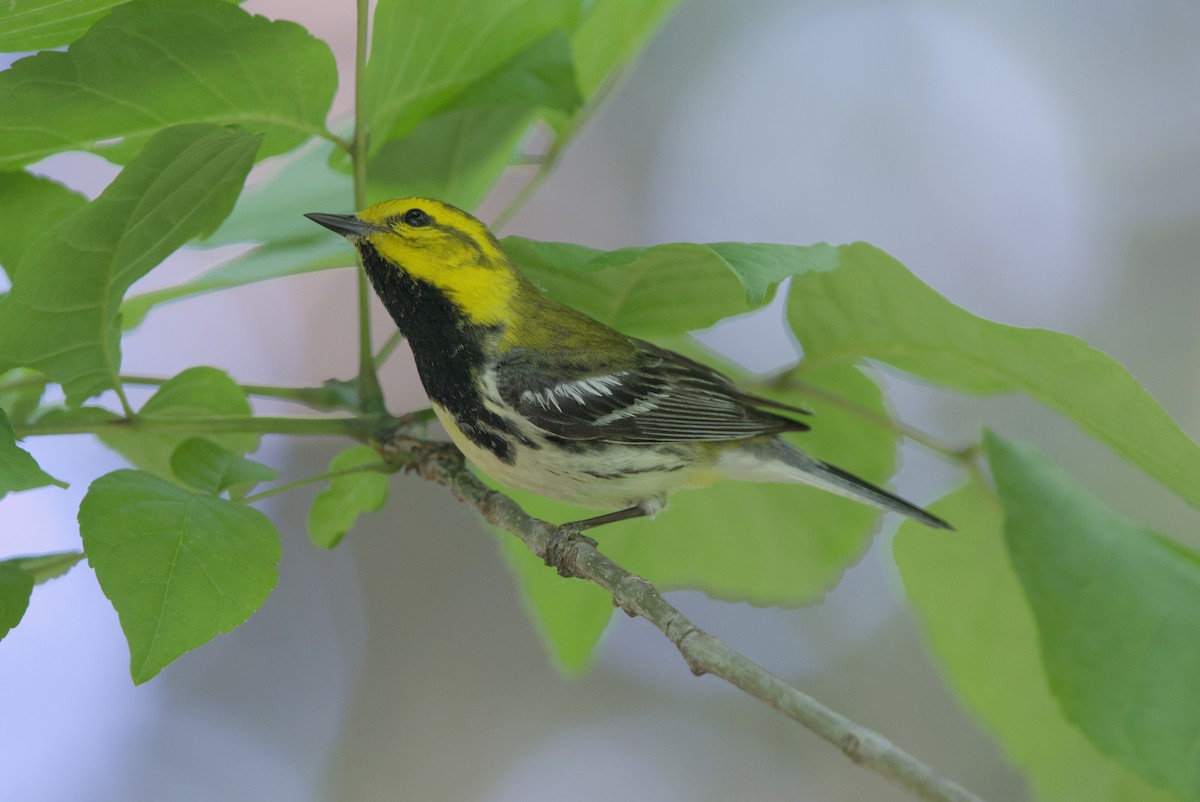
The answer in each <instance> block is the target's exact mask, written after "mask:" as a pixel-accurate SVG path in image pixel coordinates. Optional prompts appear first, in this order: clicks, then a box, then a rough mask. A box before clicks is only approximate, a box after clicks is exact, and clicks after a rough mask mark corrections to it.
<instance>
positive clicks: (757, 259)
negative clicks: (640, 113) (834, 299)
mask: <svg viewBox="0 0 1200 802" xmlns="http://www.w3.org/2000/svg"><path fill="white" fill-rule="evenodd" d="M503 246H504V250H505V252H506V253H508V255H509V256H511V257H512V258H513V259H514V260H515V261H516V262H517V264H519V265H520V266H521V269H522V270H524V271H525V273H526V275H528V276H529V277H530V278H531V279H533V281H534V282H535V283H537V284H538V285H539V286H541V287H542V288H543V289H545V290H546V291H547V292H548V293H549V294H550V295H551V296H553V297H555V298H557V299H558V300H560V301H563V302H565V303H568V304H570V305H571V306H574V307H576V308H578V309H580V310H582V311H583V312H586V313H587V314H589V315H591V316H592V317H595V318H598V319H600V320H602V321H604V322H605V323H607V324H608V325H610V326H614V327H616V328H617V329H620V330H621V331H623V332H625V333H626V334H632V335H636V336H640V337H654V336H666V335H675V334H679V333H680V332H682V331H689V330H695V329H702V328H706V327H708V326H711V325H713V324H714V323H716V322H717V321H719V320H722V319H724V318H727V317H730V316H732V315H736V314H739V313H742V312H746V311H749V310H750V309H753V308H755V307H757V306H760V305H761V304H762V303H763V302H764V301H765V300H766V299H767V295H768V293H769V291H770V289H771V287H773V286H774V285H775V284H777V283H779V282H780V281H782V280H783V279H785V278H787V277H788V276H793V275H799V274H803V273H810V272H817V273H823V272H825V271H829V270H833V269H835V268H836V267H837V266H838V251H837V249H836V248H833V247H831V246H829V245H824V244H819V245H810V246H807V247H799V246H792V245H769V244H762V243H744V242H716V243H712V244H709V245H698V244H695V243H690V242H679V243H671V244H667V245H655V246H653V247H649V248H621V249H620V250H616V251H598V250H595V249H593V248H585V247H583V246H582V245H573V244H570V243H565V242H538V241H536V240H530V239H525V238H523V237H505V238H504V240H503ZM739 286H740V289H741V292H739V291H738V290H739Z"/></svg>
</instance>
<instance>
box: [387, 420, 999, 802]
mask: <svg viewBox="0 0 1200 802" xmlns="http://www.w3.org/2000/svg"><path fill="white" fill-rule="evenodd" d="M384 451H385V457H390V458H391V459H393V460H395V461H397V462H399V463H401V464H403V465H404V466H405V467H406V468H408V469H410V470H414V471H416V472H417V473H418V474H419V475H420V476H421V477H423V478H425V479H428V480H430V481H433V482H437V483H439V484H442V485H445V486H447V487H449V488H450V490H451V492H452V493H453V494H454V496H455V497H456V498H458V499H459V500H461V501H465V502H467V503H468V504H472V505H474V506H475V508H476V509H478V510H479V512H480V514H481V515H482V516H483V518H484V519H485V520H486V521H487V522H488V523H490V524H493V525H494V526H499V527H501V528H503V529H506V530H508V531H509V532H512V533H513V534H514V535H516V536H517V537H519V538H520V539H521V540H522V542H524V543H525V545H526V546H528V547H529V550H530V551H532V552H533V553H534V554H536V555H537V556H539V557H541V558H542V559H547V556H546V553H547V549H546V547H547V543H548V542H549V541H550V538H551V537H552V536H553V535H554V534H555V532H556V531H557V528H556V527H555V526H554V525H553V524H550V523H547V522H546V521H542V520H540V519H537V518H534V517H533V516H531V515H528V514H526V513H525V511H524V510H522V509H521V508H520V507H519V506H518V505H517V504H516V502H514V501H513V500H512V499H510V498H508V497H507V496H505V495H504V494H502V493H499V492H497V491H495V490H492V489H491V488H489V487H487V486H486V485H484V484H483V483H482V482H481V481H479V479H478V478H476V477H475V475H474V474H472V473H471V472H470V471H469V470H467V468H466V466H465V465H464V463H463V458H462V455H461V454H460V453H459V452H458V451H457V450H456V449H454V448H453V447H452V446H449V445H448V444H431V443H429V442H426V441H421V440H415V439H410V438H407V437H397V438H394V439H392V440H391V441H389V442H388V443H385V444H384ZM388 452H390V454H389V453H388ZM548 564H552V565H553V567H555V568H558V569H559V571H560V573H563V574H564V575H569V576H575V577H579V578H581V579H586V580H589V581H591V582H594V583H596V584H597V585H599V586H600V587H602V588H604V589H605V590H607V591H608V592H609V593H611V594H612V597H613V603H614V604H615V605H617V606H618V607H620V608H621V609H622V610H624V611H625V612H626V613H627V614H629V615H630V616H641V617H642V618H645V619H646V620H647V621H649V622H650V623H651V624H653V625H654V626H656V627H658V629H659V630H661V631H662V633H663V634H664V635H666V637H667V639H668V640H670V641H671V643H673V644H675V647H676V648H677V649H678V650H679V653H680V654H681V655H682V656H683V659H684V660H685V661H687V664H688V668H690V669H691V671H692V673H693V674H695V675H697V676H700V675H703V674H712V675H713V676H716V677H720V678H721V679H723V680H725V681H726V682H728V683H730V684H732V685H734V686H736V687H738V688H740V689H742V690H743V691H745V692H746V693H748V694H750V695H751V696H753V697H754V698H756V699H759V700H761V701H763V702H765V703H767V704H768V705H770V706H771V707H773V708H775V709H776V710H778V711H779V712H781V713H783V714H784V715H786V716H788V717H789V718H791V719H793V720H795V721H797V722H799V723H801V724H803V725H804V726H805V727H808V728H809V729H810V730H812V731H813V732H815V733H816V734H817V735H820V736H821V737H822V738H824V739H825V740H827V741H829V742H830V743H832V744H833V745H835V746H837V747H838V748H839V749H841V750H842V752H843V753H844V754H845V755H846V756H847V757H848V758H850V759H851V760H852V761H854V762H855V763H857V764H859V765H861V766H864V767H866V768H868V769H870V770H872V771H874V772H875V773H877V774H879V775H881V776H883V777H885V778H887V779H888V780H890V781H891V782H893V783H895V784H896V785H899V786H900V787H902V788H905V789H907V790H908V791H910V792H911V793H913V794H914V795H915V796H917V797H918V798H920V799H924V800H928V801H929V802H982V800H981V799H980V798H979V797H977V796H975V795H974V794H972V793H971V792H970V791H968V790H966V789H965V788H963V787H962V786H960V785H959V784H958V783H955V782H954V781H953V780H950V779H947V778H945V777H942V776H941V775H939V774H937V773H936V772H935V771H934V770H933V769H931V768H930V767H929V766H926V765H925V764H924V763H922V762H921V761H919V760H917V759H916V758H915V757H913V756H912V755H910V754H908V753H907V752H905V751H904V750H902V749H900V748H899V747H897V746H896V745H895V744H893V743H891V742H890V741H889V740H887V739H886V738H884V737H883V736H882V735H880V734H878V733H876V732H874V731H872V730H869V729H867V728H866V727H863V726H861V725H859V724H856V723H855V722H853V721H851V720H850V719H848V718H846V717H845V716H843V715H841V714H840V713H838V712H836V711H834V710H831V709H830V708H828V707H826V706H825V705H823V704H821V703H820V702H818V701H817V700H816V699H813V698H812V697H811V696H808V695H807V694H805V693H803V692H801V691H799V690H797V689H796V688H794V687H792V686H791V685H789V684H787V683H786V682H784V681H783V680H782V679H780V678H779V677H777V676H775V675H774V674H772V673H771V672H769V671H767V670H766V669H765V668H763V667H762V666H760V665H758V664H757V663H755V662H753V661H752V660H750V659H748V658H747V657H745V656H743V655H741V654H739V653H738V652H736V651H734V650H733V649H732V648H731V647H730V646H729V645H727V644H726V643H725V642H724V641H722V640H720V639H719V638H717V637H715V636H713V635H710V634H708V633H707V632H705V631H704V630H702V629H700V628H699V627H697V626H696V625H695V624H693V623H692V622H691V621H690V620H689V619H688V618H687V616H685V615H684V614H683V613H681V612H680V611H679V610H677V609H676V608H675V607H674V606H672V605H671V603H670V602H668V601H667V600H666V599H665V598H663V596H662V594H661V593H659V592H658V591H657V590H656V589H655V588H654V586H653V585H651V584H650V583H649V582H647V581H646V580H644V579H642V578H641V577H639V576H635V575H633V574H631V573H629V572H628V571H626V570H625V569H624V568H622V567H621V566H619V565H617V564H616V563H615V562H613V561H612V560H610V559H609V558H608V557H606V556H604V555H603V554H601V553H600V552H599V551H597V550H596V548H595V547H594V546H593V545H591V544H590V543H588V542H586V541H583V540H570V541H567V543H566V545H565V546H564V547H562V548H560V549H557V550H556V553H555V555H554V557H553V558H552V563H548Z"/></svg>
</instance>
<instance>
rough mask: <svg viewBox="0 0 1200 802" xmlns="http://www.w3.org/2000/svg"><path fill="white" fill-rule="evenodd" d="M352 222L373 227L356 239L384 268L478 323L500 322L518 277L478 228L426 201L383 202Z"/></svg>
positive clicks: (452, 210)
mask: <svg viewBox="0 0 1200 802" xmlns="http://www.w3.org/2000/svg"><path fill="white" fill-rule="evenodd" d="M355 216H356V217H357V218H358V219H359V220H361V221H362V222H364V223H368V224H369V225H370V226H371V227H372V228H371V229H370V230H368V231H365V232H364V233H363V234H361V235H360V236H358V237H356V239H359V240H363V241H366V242H367V243H369V244H370V245H371V246H372V247H374V248H375V250H376V251H378V252H379V255H380V256H382V257H383V258H384V259H386V260H387V261H388V262H389V263H391V264H392V265H395V266H396V267H397V268H398V269H400V270H403V271H405V272H406V273H408V274H409V275H410V276H413V277H414V278H418V279H421V280H423V281H426V282H428V283H430V284H433V285H435V286H437V287H439V288H441V289H442V290H443V291H445V292H446V293H447V294H448V295H449V296H450V297H451V299H453V300H454V301H456V302H457V303H458V305H459V306H460V307H462V309H463V310H464V311H465V312H466V313H467V315H468V316H469V317H470V318H471V319H472V320H474V321H475V322H477V323H480V324H484V325H487V324H491V323H496V322H499V321H501V320H502V319H503V313H504V310H505V309H506V308H507V306H508V304H509V302H510V300H511V299H512V296H513V294H514V293H515V292H517V290H518V285H519V283H520V276H519V274H518V273H517V270H516V267H515V266H514V265H513V263H512V261H511V260H510V259H509V258H508V256H507V255H505V253H504V252H503V251H502V250H500V244H499V243H498V242H497V241H496V238H495V237H494V236H492V232H490V231H488V229H487V226H485V225H484V224H483V223H481V222H479V221H478V220H476V219H475V218H474V217H472V216H471V215H469V214H467V213H466V212H464V211H462V210H461V209H456V208H455V207H453V206H450V205H449V204H446V203H442V202H441V201H436V200H431V199H429V198H397V199H396V200H389V201H383V202H382V203H377V204H375V205H374V206H372V207H370V208H368V209H364V210H363V211H361V212H359V213H358V214H357V215H355Z"/></svg>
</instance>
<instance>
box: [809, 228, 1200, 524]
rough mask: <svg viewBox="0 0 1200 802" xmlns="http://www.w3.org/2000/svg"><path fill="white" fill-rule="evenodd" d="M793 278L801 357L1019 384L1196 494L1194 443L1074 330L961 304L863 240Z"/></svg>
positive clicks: (987, 389)
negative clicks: (992, 315)
mask: <svg viewBox="0 0 1200 802" xmlns="http://www.w3.org/2000/svg"><path fill="white" fill-rule="evenodd" d="M836 256H837V258H838V260H839V261H840V266H839V267H838V269H836V270H832V271H828V272H812V273H807V274H805V275H803V276H799V277H797V278H796V280H795V281H793V282H792V288H791V294H790V296H789V300H788V320H789V321H790V322H791V325H792V328H793V329H794V331H795V333H796V336H797V337H798V338H799V340H800V343H801V345H803V347H804V353H805V358H806V359H807V360H809V361H817V362H820V361H843V360H853V359H858V358H861V357H869V358H871V359H878V360H880V361H882V362H886V363H888V364H890V365H894V366H895V367H897V368H900V369H901V370H904V371H907V372H909V373H912V374H915V375H917V376H921V377H923V378H926V379H929V380H931V381H933V382H935V383H937V384H941V385H944V386H946V387H950V388H952V389H956V390H961V391H963V392H968V393H979V394H988V393H1001V392H1012V391H1017V390H1019V391H1023V392H1025V393H1027V394H1028V395H1030V396H1031V397H1032V398H1034V399H1036V400H1038V401H1041V402H1042V403H1043V404H1045V405H1046V406H1048V407H1049V408H1051V409H1053V410H1055V411H1056V412H1059V413H1061V414H1063V415H1066V416H1067V417H1069V418H1071V419H1072V420H1074V421H1075V422H1076V423H1077V424H1078V425H1079V426H1080V427H1081V428H1082V429H1083V430H1084V431H1086V432H1088V433H1089V434H1091V435H1092V436H1094V437H1096V438H1097V439H1099V440H1100V441H1102V442H1104V443H1107V444H1108V445H1109V446H1110V447H1112V448H1113V449H1114V450H1115V451H1117V453H1119V454H1121V455H1122V456H1124V457H1126V458H1127V459H1129V460H1130V461H1132V462H1133V463H1134V464H1136V465H1138V466H1139V467H1141V468H1142V469H1143V470H1144V471H1146V473H1148V474H1150V475H1151V476H1152V477H1154V478H1155V479H1157V480H1158V481H1160V482H1162V483H1163V484H1164V485H1166V486H1167V487H1169V488H1170V489H1171V490H1173V491H1175V492H1176V493H1177V494H1179V496H1180V497H1181V498H1183V499H1185V500H1187V501H1188V502H1190V503H1191V504H1192V505H1194V506H1200V448H1198V447H1197V446H1196V444H1195V443H1193V442H1192V441H1191V440H1190V439H1189V438H1188V436H1187V435H1186V434H1184V433H1183V431H1182V430H1181V429H1180V428H1179V426H1178V424H1176V423H1175V421H1173V420H1171V417H1170V416H1169V415H1168V414H1167V413H1166V412H1165V411H1164V410H1163V408H1162V407H1161V406H1159V404H1158V402H1157V401H1155V400H1154V398H1153V397H1151V395H1150V394H1149V393H1147V392H1146V390H1145V388H1143V387H1142V386H1141V385H1140V384H1138V383H1137V381H1136V380H1135V379H1134V378H1133V377H1132V376H1130V375H1129V372H1128V371H1126V370H1125V368H1123V367H1122V366H1121V365H1120V364H1119V363H1117V362H1116V361H1115V360H1113V359H1112V358H1110V357H1108V356H1106V355H1105V354H1103V353H1101V352H1099V351H1097V350H1095V349H1094V348H1091V347H1090V346H1088V345H1087V344H1086V343H1085V342H1083V341H1082V340H1079V339H1076V338H1074V337H1070V336H1068V335H1065V334H1059V333H1057V332H1052V331H1046V330H1044V329H1023V328H1018V327H1016V326H1005V325H1001V324H999V323H993V322H991V321H988V320H984V319H983V318H980V317H976V316H975V315H972V314H970V313H969V312H967V311H965V310H963V309H960V308H959V307H957V306H955V305H954V304H952V303H950V302H949V301H947V300H946V299H945V298H943V297H942V296H940V295H938V294H937V293H936V292H934V291H933V290H932V289H930V288H929V287H928V286H926V285H925V284H923V283H922V282H921V281H920V280H919V279H917V278H916V277H915V276H914V275H913V274H912V273H910V272H908V271H907V270H906V269H905V268H904V267H903V265H901V264H900V263H899V262H897V261H896V260H895V259H893V258H892V257H890V256H888V255H887V254H886V253H884V252H883V251H881V250H879V249H877V248H873V247H872V246H870V245H867V244H865V243H855V244H853V245H843V246H841V247H840V248H838V249H837V252H836Z"/></svg>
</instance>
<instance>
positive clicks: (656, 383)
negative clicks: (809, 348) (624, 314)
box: [496, 342, 809, 443]
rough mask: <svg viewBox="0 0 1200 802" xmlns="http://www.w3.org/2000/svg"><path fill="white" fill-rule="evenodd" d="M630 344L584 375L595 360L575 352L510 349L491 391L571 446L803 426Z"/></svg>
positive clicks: (666, 354) (688, 366) (700, 368)
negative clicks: (620, 359)
mask: <svg viewBox="0 0 1200 802" xmlns="http://www.w3.org/2000/svg"><path fill="white" fill-rule="evenodd" d="M638 345H639V349H638V351H637V353H636V357H635V358H634V359H633V360H632V362H631V363H626V364H624V365H622V366H621V367H620V368H613V369H611V370H608V371H597V370H595V368H594V367H593V368H590V369H589V367H587V366H592V365H595V364H597V361H593V360H589V359H588V358H587V356H588V355H586V354H580V353H579V352H578V351H577V350H572V351H571V352H569V353H561V354H560V353H558V352H555V351H551V352H549V353H546V352H533V351H528V350H525V349H520V348H517V349H513V350H512V351H509V352H508V353H506V354H505V355H504V357H502V358H501V359H500V361H499V362H498V363H497V365H496V388H497V390H498V391H499V394H500V397H501V399H503V401H504V402H505V403H506V404H508V405H509V406H510V407H512V408H513V409H515V410H516V411H517V412H518V413H519V414H520V415H521V416H522V417H524V418H526V419H527V420H529V421H530V422H531V423H533V424H534V425H536V426H538V427H539V428H541V429H544V430H545V431H547V432H550V433H551V434H555V435H558V436H559V437H565V438H569V439H572V440H604V441H608V442H619V443H670V442H688V441H717V440H742V439H745V438H749V437H756V436H758V435H765V434H778V433H780V432H799V431H805V430H807V429H808V428H809V427H808V426H807V425H805V424H804V423H801V422H800V421H797V420H792V419H790V418H785V417H783V416H781V415H776V414H774V413H771V412H767V411H764V410H762V409H760V408H759V407H762V406H768V407H773V408H776V409H785V410H788V411H791V412H798V413H805V412H806V411H805V410H802V409H798V408H795V407H789V406H786V405H783V404H777V403H775V402H772V401H769V400H767V399H763V398H758V397H756V396H752V395H748V394H746V393H742V392H741V391H739V390H738V389H737V388H736V387H735V386H734V385H733V383H732V382H731V381H730V380H729V379H727V378H726V377H725V376H723V375H721V374H720V373H718V372H717V371H715V370H713V369H711V368H709V367H706V366H705V365H702V364H700V363H699V362H694V361H692V360H690V359H687V358H686V357H684V356H682V355H680V354H676V353H675V352H673V351H668V350H665V349H662V348H658V347H656V346H653V345H651V344H649V343H640V342H639V343H638ZM581 357H582V358H581ZM599 364H604V363H603V362H599Z"/></svg>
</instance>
